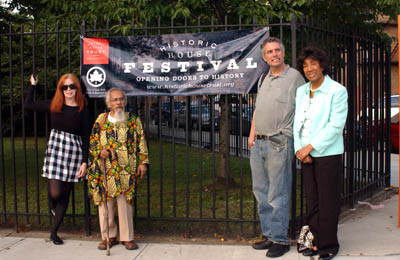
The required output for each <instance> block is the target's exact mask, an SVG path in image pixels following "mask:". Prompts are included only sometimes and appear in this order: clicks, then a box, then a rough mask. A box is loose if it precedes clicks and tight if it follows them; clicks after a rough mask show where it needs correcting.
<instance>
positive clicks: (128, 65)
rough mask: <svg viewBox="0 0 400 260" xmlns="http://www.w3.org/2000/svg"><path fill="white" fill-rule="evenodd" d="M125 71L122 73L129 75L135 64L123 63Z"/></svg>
mask: <svg viewBox="0 0 400 260" xmlns="http://www.w3.org/2000/svg"><path fill="white" fill-rule="evenodd" d="M124 66H125V69H124V73H131V69H133V68H135V66H136V64H135V63H124Z"/></svg>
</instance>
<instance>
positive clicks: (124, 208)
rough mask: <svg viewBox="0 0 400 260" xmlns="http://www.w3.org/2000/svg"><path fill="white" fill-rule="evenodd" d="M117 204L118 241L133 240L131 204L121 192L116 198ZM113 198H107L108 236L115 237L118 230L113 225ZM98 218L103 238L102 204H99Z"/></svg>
mask: <svg viewBox="0 0 400 260" xmlns="http://www.w3.org/2000/svg"><path fill="white" fill-rule="evenodd" d="M116 200H117V205H118V222H119V241H131V240H133V216H132V205H130V204H129V203H128V201H127V200H126V196H125V195H123V194H121V195H119V196H118V197H117V198H116ZM114 202H115V199H112V200H108V201H107V206H108V226H109V235H110V238H112V237H117V235H118V231H117V226H116V225H115V220H114V219H115V218H114V204H115V203H114ZM99 220H100V229H101V237H102V239H103V240H105V239H106V238H107V230H106V223H105V221H104V220H105V210H104V204H101V205H100V206H99Z"/></svg>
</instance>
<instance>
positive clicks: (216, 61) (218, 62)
mask: <svg viewBox="0 0 400 260" xmlns="http://www.w3.org/2000/svg"><path fill="white" fill-rule="evenodd" d="M210 62H211V64H212V65H213V67H214V70H218V68H219V65H221V62H222V61H221V60H212V61H210Z"/></svg>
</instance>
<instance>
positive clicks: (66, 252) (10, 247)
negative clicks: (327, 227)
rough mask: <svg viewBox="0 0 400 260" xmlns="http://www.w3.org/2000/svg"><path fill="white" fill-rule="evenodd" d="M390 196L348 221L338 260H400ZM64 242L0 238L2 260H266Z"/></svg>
mask: <svg viewBox="0 0 400 260" xmlns="http://www.w3.org/2000/svg"><path fill="white" fill-rule="evenodd" d="M388 194H391V195H392V196H391V197H390V198H388V199H385V200H383V201H382V202H379V204H382V205H384V208H382V209H375V210H372V209H369V207H368V206H361V207H359V208H358V209H357V210H356V211H357V212H355V214H352V216H350V217H347V218H346V219H345V220H344V222H343V223H342V224H340V225H339V240H340V244H341V249H340V251H339V254H338V256H337V257H336V258H335V259H336V260H346V259H347V260H350V259H351V260H356V259H360V260H372V259H373V260H380V259H382V260H383V259H385V260H399V259H400V228H398V227H397V222H398V216H397V214H398V212H397V211H398V195H393V192H391V191H390V192H388ZM387 196H388V195H387ZM342 221H343V220H342ZM12 235H15V234H12ZM64 242H65V244H64V245H62V246H56V245H53V243H51V242H50V241H49V240H47V239H43V238H31V237H16V236H2V237H0V259H2V260H11V259H12V260H19V259H21V260H22V259H33V260H35V259H38V260H39V259H40V260H46V259H49V260H50V259H51V260H54V259H57V260H64V259H65V260H71V259H73V260H80V259H82V260H83V259H85V260H86V259H87V260H91V259H93V260H95V259H96V260H98V259H118V260H125V259H126V260H128V259H137V260H147V259H157V260H164V259H165V260H167V259H175V260H180V259H182V260H184V259H185V260H186V259H190V260H203V259H205V260H211V259H218V260H225V259H226V260H239V259H252V260H258V259H260V260H261V259H262V260H265V259H267V258H266V257H265V253H266V251H264V250H262V251H256V250H253V249H252V248H251V246H250V245H243V244H238V245H223V244H220V243H218V245H215V244H214V245H212V244H208V245H204V244H200V245H199V244H192V243H191V244H188V243H139V250H135V251H128V250H126V249H125V247H124V246H122V245H117V246H114V247H113V248H112V249H111V256H106V254H105V251H100V250H98V249H97V244H98V243H99V241H87V240H85V241H83V240H74V239H65V240H64ZM277 259H285V260H299V259H309V258H307V257H303V256H301V255H299V254H298V253H297V252H296V248H295V247H294V246H292V247H291V250H290V252H288V253H286V254H285V255H284V256H283V257H280V258H277ZM315 259H318V258H315Z"/></svg>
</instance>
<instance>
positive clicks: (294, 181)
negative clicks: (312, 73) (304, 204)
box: [289, 14, 297, 239]
mask: <svg viewBox="0 0 400 260" xmlns="http://www.w3.org/2000/svg"><path fill="white" fill-rule="evenodd" d="M290 29H291V38H292V67H293V68H296V58H297V52H296V47H297V45H296V40H297V39H296V30H297V26H296V17H295V15H294V14H292V21H291V25H290ZM292 157H293V158H294V154H292ZM292 161H293V163H292V193H291V194H292V195H291V196H292V199H291V202H292V206H291V215H292V217H291V220H292V221H291V223H290V234H289V235H290V238H292V239H295V238H296V208H297V207H296V205H297V201H296V199H297V192H296V190H297V189H296V187H297V179H296V177H297V168H296V158H294V159H293V160H292Z"/></svg>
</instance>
